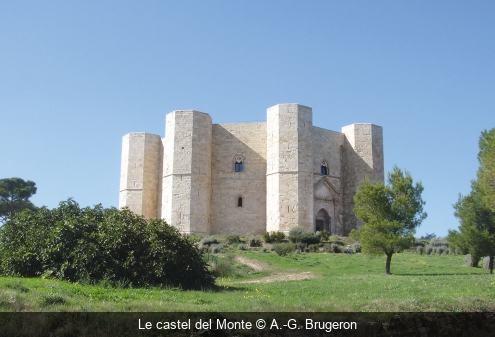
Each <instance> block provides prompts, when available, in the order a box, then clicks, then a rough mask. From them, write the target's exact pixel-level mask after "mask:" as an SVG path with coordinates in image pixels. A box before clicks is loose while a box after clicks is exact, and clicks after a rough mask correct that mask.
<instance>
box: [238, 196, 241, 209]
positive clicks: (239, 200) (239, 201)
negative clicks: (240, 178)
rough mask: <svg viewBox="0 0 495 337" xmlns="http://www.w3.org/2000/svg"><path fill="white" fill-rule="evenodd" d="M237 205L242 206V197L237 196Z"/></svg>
mask: <svg viewBox="0 0 495 337" xmlns="http://www.w3.org/2000/svg"><path fill="white" fill-rule="evenodd" d="M237 207H242V197H239V198H237Z"/></svg>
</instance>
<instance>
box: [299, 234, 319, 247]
mask: <svg viewBox="0 0 495 337" xmlns="http://www.w3.org/2000/svg"><path fill="white" fill-rule="evenodd" d="M297 242H302V243H305V244H307V245H314V244H317V243H319V242H320V238H319V237H317V236H316V235H314V234H311V233H305V234H301V235H299V237H298V240H297Z"/></svg>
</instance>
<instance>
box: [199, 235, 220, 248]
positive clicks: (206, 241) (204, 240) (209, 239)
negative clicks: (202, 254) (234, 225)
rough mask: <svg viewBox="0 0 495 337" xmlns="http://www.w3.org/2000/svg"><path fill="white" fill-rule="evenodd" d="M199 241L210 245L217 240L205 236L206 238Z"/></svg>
mask: <svg viewBox="0 0 495 337" xmlns="http://www.w3.org/2000/svg"><path fill="white" fill-rule="evenodd" d="M199 243H200V244H203V245H208V246H210V245H212V244H214V243H218V241H217V239H215V238H214V237H207V238H202V239H201V241H199Z"/></svg>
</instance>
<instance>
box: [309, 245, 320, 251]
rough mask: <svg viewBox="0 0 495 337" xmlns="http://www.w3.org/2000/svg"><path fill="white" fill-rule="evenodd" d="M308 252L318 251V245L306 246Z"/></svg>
mask: <svg viewBox="0 0 495 337" xmlns="http://www.w3.org/2000/svg"><path fill="white" fill-rule="evenodd" d="M307 250H308V253H309V252H311V253H315V252H317V251H318V246H317V245H309V246H308V248H307Z"/></svg>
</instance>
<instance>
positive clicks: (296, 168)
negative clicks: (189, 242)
mask: <svg viewBox="0 0 495 337" xmlns="http://www.w3.org/2000/svg"><path fill="white" fill-rule="evenodd" d="M365 177H368V178H369V179H370V180H371V181H380V182H383V179H384V175H383V133H382V127H380V126H377V125H373V124H351V125H348V126H345V127H343V128H342V132H336V131H330V130H325V129H322V128H318V127H316V126H313V117H312V110H311V108H310V107H307V106H303V105H299V104H279V105H275V106H273V107H271V108H269V109H268V110H267V121H266V122H262V123H233V124H212V122H211V117H210V116H209V115H208V114H206V113H202V112H199V111H194V110H177V111H174V112H171V113H169V114H168V115H167V117H166V133H165V138H163V139H162V138H161V137H160V136H158V135H153V134H149V133H143V132H140V133H129V134H127V135H125V136H124V137H123V141H122V166H121V177H120V198H119V208H121V207H125V206H127V207H129V208H130V209H131V210H132V211H134V212H135V213H138V214H142V215H144V216H145V217H148V218H155V217H156V218H163V219H165V220H166V221H167V223H169V224H171V225H173V226H175V227H177V228H178V229H179V230H180V231H181V232H184V233H207V234H259V233H262V232H263V231H269V232H270V231H283V232H285V233H287V232H288V231H289V230H290V229H291V228H292V227H294V226H302V227H304V228H306V229H308V230H310V231H317V230H323V229H326V230H328V231H329V232H331V233H332V234H337V235H347V234H348V233H349V232H350V231H351V229H353V228H357V226H358V221H357V219H356V218H355V216H354V214H353V212H352V208H353V206H354V202H353V196H354V194H355V193H356V190H357V186H358V185H359V184H360V183H361V182H362V181H363V179H364V178H365Z"/></svg>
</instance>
